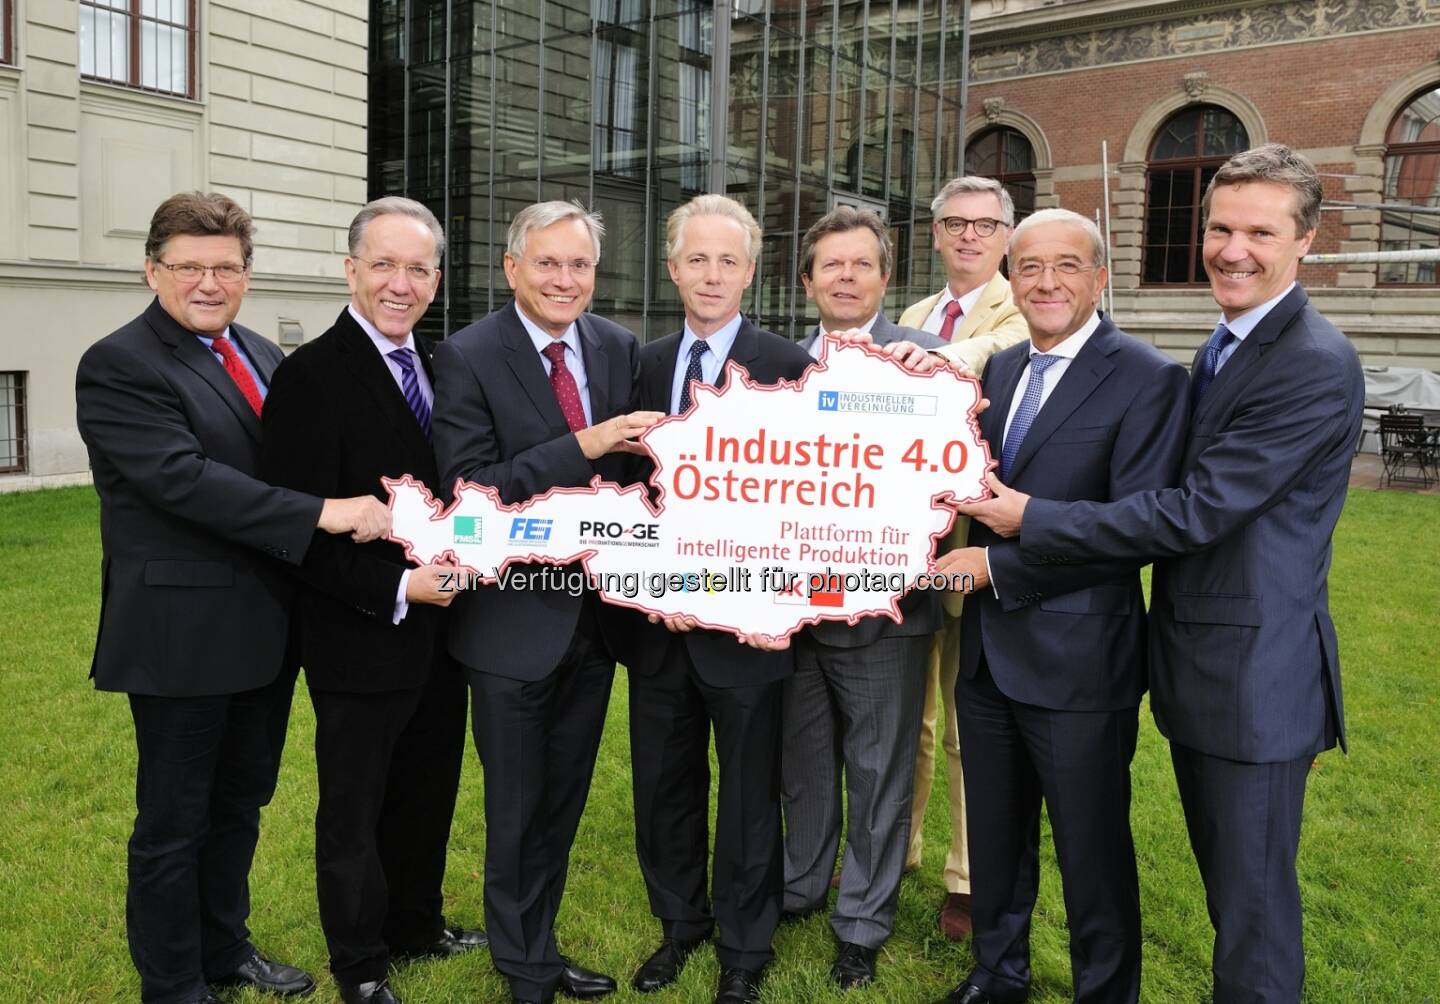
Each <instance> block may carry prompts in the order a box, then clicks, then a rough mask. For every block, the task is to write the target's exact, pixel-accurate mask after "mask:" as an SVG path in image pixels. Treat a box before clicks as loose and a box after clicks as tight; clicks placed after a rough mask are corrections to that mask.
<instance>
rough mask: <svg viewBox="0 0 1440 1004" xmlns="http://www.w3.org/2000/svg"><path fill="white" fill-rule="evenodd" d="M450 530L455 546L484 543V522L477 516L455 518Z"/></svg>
mask: <svg viewBox="0 0 1440 1004" xmlns="http://www.w3.org/2000/svg"><path fill="white" fill-rule="evenodd" d="M451 529H452V534H453V536H454V539H455V543H457V544H483V543H484V542H485V521H484V520H483V519H482V518H481V517H479V516H456V517H455V522H454V524H453V526H452V528H451Z"/></svg>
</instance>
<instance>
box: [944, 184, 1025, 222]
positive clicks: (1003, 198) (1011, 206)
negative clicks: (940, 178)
mask: <svg viewBox="0 0 1440 1004" xmlns="http://www.w3.org/2000/svg"><path fill="white" fill-rule="evenodd" d="M975 192H989V193H990V194H991V195H993V196H995V198H997V199H999V200H1000V222H1001V223H1004V224H1005V225H1006V226H1007V227H1013V226H1014V225H1015V200H1014V199H1012V198H1010V193H1009V192H1007V191H1005V186H1004V185H1002V184H1000V182H998V181H996V180H995V179H994V178H982V177H980V176H979V175H978V174H967V175H965V176H963V177H960V178H951V179H950V180H949V181H947V182H945V187H944V188H942V189H940V191H939V192H937V193H935V198H933V199H931V200H930V215H931V216H933V217H935V218H936V219H937V220H938V219H939V218H940V210H942V209H944V208H945V203H947V202H949V201H950V200H951V199H953V198H955V196H957V195H970V194H972V193H975Z"/></svg>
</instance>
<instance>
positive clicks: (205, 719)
mask: <svg viewBox="0 0 1440 1004" xmlns="http://www.w3.org/2000/svg"><path fill="white" fill-rule="evenodd" d="M254 233H255V228H254V225H253V224H252V223H251V221H250V217H249V216H248V215H247V214H246V213H245V211H244V210H243V209H241V208H240V207H239V206H238V205H236V204H235V203H234V202H232V201H231V200H230V199H228V198H226V197H225V196H223V195H214V194H202V193H200V192H185V193H181V194H180V195H175V196H172V197H171V198H169V199H167V200H166V201H165V202H163V203H162V204H161V205H160V207H159V208H158V209H157V210H156V211H155V215H154V217H153V218H152V219H151V221H150V232H149V236H148V238H147V239H146V242H145V280H146V282H147V283H148V284H149V286H150V288H151V289H152V290H154V291H155V294H156V297H155V299H154V300H153V301H152V302H151V304H150V306H148V307H147V308H146V309H145V312H144V313H143V314H141V315H140V316H139V317H137V318H135V319H134V320H132V321H130V322H129V323H128V324H126V325H124V326H123V327H121V328H120V329H119V330H118V331H115V332H114V333H113V334H110V335H108V336H106V337H105V338H102V339H101V340H100V341H98V342H96V343H95V344H94V345H92V346H91V347H90V348H89V349H88V350H87V351H86V352H85V354H84V356H82V357H81V360H80V366H79V369H78V371H77V373H76V377H75V401H76V411H77V417H78V421H79V427H80V435H81V436H82V438H83V439H84V440H85V445H86V447H87V448H88V450H89V452H90V466H91V468H92V469H93V471H94V475H95V490H96V492H97V493H98V494H99V496H100V538H101V547H102V555H103V557H102V564H101V608H100V629H99V637H98V639H97V640H96V643H95V659H94V662H93V664H92V666H91V676H92V677H94V680H95V686H96V688H97V689H99V690H110V691H119V692H121V693H124V694H128V695H129V697H130V711H131V715H132V717H133V718H134V721H135V741H136V746H137V748H138V755H139V756H138V766H137V774H138V776H137V778H136V785H135V801H136V807H137V812H136V816H135V829H134V832H133V833H132V835H131V837H130V846H129V888H128V892H127V898H126V910H125V920H126V930H127V933H128V935H129V940H130V955H131V958H132V959H133V960H134V962H135V968H136V969H137V970H139V973H140V995H141V999H142V1000H144V1001H146V1002H156V1004H192V1002H197V1001H198V1002H209V1001H215V1000H217V998H214V997H213V996H211V994H210V991H209V988H208V987H207V984H215V985H237V984H244V985H248V986H254V987H256V988H257V989H259V990H261V991H264V992H267V993H272V994H278V995H282V996H290V995H301V994H307V993H310V992H311V991H313V990H314V987H315V984H314V981H313V980H312V979H311V978H310V977H309V976H308V975H306V974H305V973H304V972H302V971H301V970H299V969H296V968H294V967H292V966H284V965H279V964H277V963H273V962H271V961H269V960H268V959H266V958H265V957H264V956H262V955H261V954H260V953H259V952H257V951H256V949H255V946H254V945H253V944H251V942H250V932H249V930H248V929H247V927H246V919H247V917H248V915H249V912H250V893H249V873H250V862H251V859H252V857H253V856H254V853H255V842H256V839H257V838H258V836H259V831H260V808H261V807H262V806H263V805H265V804H266V803H267V802H269V800H270V797H271V795H272V794H273V793H274V790H275V778H276V775H277V773H278V771H279V767H280V751H281V748H282V747H283V746H284V743H285V728H286V724H287V723H288V721H289V715H290V695H291V691H292V689H293V688H294V684H295V666H294V663H293V662H291V661H288V660H287V659H286V638H287V633H288V628H289V619H290V601H291V598H292V596H293V594H294V586H293V580H292V577H291V575H290V573H289V572H288V571H287V568H286V566H298V565H299V564H300V563H301V562H302V561H303V560H304V558H305V555H306V553H307V551H308V550H309V548H310V545H311V543H312V540H313V539H314V535H315V531H316V529H319V530H323V531H325V532H327V533H332V534H338V533H349V534H351V536H353V537H354V538H355V539H356V540H361V541H363V540H372V539H374V538H376V537H378V536H381V535H382V534H384V533H385V532H386V531H387V530H388V528H389V522H390V521H389V513H388V512H387V510H386V508H385V507H384V506H383V505H381V504H380V503H379V502H378V501H377V500H376V499H374V498H372V497H370V496H368V495H367V496H357V497H354V498H345V499H339V498H327V499H322V498H318V497H316V496H313V495H307V494H304V493H301V492H297V491H291V490H289V489H284V488H275V487H272V486H270V485H268V484H265V483H264V482H263V481H261V480H259V478H258V472H259V470H260V412H261V410H262V408H263V402H264V400H265V396H266V393H267V389H268V386H269V382H270V377H271V374H272V373H273V372H274V370H275V367H276V366H277V365H278V364H279V362H280V360H281V358H282V356H281V353H280V350H279V349H278V348H277V347H276V346H274V345H273V344H271V343H270V342H267V341H266V340H265V339H263V338H261V337H260V336H259V335H257V334H256V333H255V332H253V331H251V330H249V329H248V328H243V327H241V326H240V325H238V324H235V323H234V320H235V315H236V314H237V313H238V312H239V310H240V301H241V299H242V298H243V297H244V295H245V291H246V289H247V288H248V286H249V278H250V260H251V251H252V244H251V241H252V238H253V236H254Z"/></svg>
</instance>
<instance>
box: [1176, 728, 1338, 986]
mask: <svg viewBox="0 0 1440 1004" xmlns="http://www.w3.org/2000/svg"><path fill="white" fill-rule="evenodd" d="M1170 759H1171V762H1172V763H1173V765H1174V767H1175V782H1176V784H1177V785H1178V786H1179V788H1180V803H1181V805H1183V806H1184V808H1185V824H1186V826H1187V827H1188V828H1189V830H1190V847H1191V848H1192V849H1193V850H1194V852H1195V861H1196V863H1197V864H1198V865H1199V866H1200V878H1201V880H1202V881H1204V883H1205V903H1206V905H1207V906H1208V907H1209V908H1210V923H1211V924H1213V925H1214V927H1215V954H1214V959H1213V962H1212V969H1213V973H1214V979H1215V1004H1242V1002H1243V1004H1250V1002H1255V1004H1259V1002H1265V1004H1278V1002H1286V1004H1295V1002H1298V1001H1299V1000H1300V993H1301V988H1302V986H1303V984H1304V981H1305V953H1304V946H1303V944H1302V940H1301V933H1302V932H1301V920H1300V883H1299V879H1298V878H1297V877H1296V874H1295V858H1296V856H1297V855H1298V854H1299V851H1300V817H1301V814H1302V812H1303V810H1304V807H1305V783H1306V780H1307V779H1308V778H1309V776H1310V764H1311V761H1312V760H1313V757H1310V756H1303V757H1301V758H1300V759H1298V760H1291V761H1289V762H1287V763H1238V762H1236V761H1234V760H1223V759H1221V758H1219V757H1213V756H1207V755H1205V754H1204V753H1200V752H1198V751H1197V750H1193V749H1188V748H1186V747H1184V746H1179V745H1176V744H1174V743H1171V744H1170Z"/></svg>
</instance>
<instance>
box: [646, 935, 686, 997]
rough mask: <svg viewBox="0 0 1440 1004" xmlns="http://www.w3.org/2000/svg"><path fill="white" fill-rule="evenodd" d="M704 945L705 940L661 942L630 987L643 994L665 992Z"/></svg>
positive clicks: (671, 939)
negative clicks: (694, 952)
mask: <svg viewBox="0 0 1440 1004" xmlns="http://www.w3.org/2000/svg"><path fill="white" fill-rule="evenodd" d="M704 943H705V942H704V940H703V939H697V940H695V941H680V940H678V939H676V938H666V939H665V940H664V941H662V942H660V947H659V948H657V949H655V953H654V954H653V955H651V956H650V958H648V959H646V960H645V964H644V965H643V966H641V967H640V968H639V969H637V970H636V971H635V979H634V980H632V981H631V983H630V985H631V986H632V987H634V988H635V989H636V990H638V991H640V992H641V993H642V994H653V993H654V992H655V991H657V990H664V989H665V988H666V987H668V986H669V985H670V984H672V983H674V982H675V981H676V980H678V979H679V978H680V970H682V969H684V968H685V960H686V959H688V958H690V953H691V952H693V951H695V949H697V948H699V947H700V946H701V945H703V944H704Z"/></svg>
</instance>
